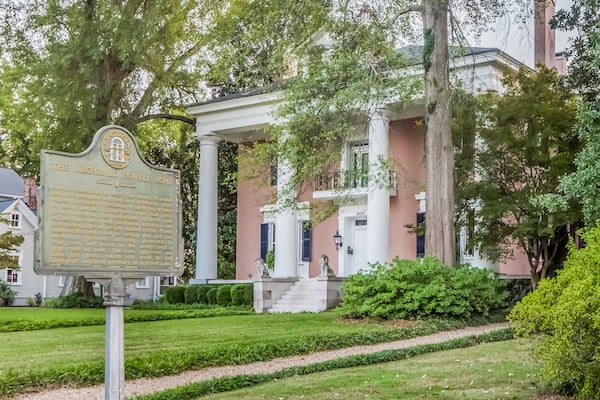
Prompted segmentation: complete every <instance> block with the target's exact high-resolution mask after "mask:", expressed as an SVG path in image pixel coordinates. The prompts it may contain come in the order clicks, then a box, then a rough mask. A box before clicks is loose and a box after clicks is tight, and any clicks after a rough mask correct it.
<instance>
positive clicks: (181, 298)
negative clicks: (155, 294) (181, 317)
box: [165, 286, 186, 304]
mask: <svg viewBox="0 0 600 400" xmlns="http://www.w3.org/2000/svg"><path fill="white" fill-rule="evenodd" d="M185 291H186V287H185V286H169V287H168V288H167V289H165V297H166V298H167V302H169V304H180V303H185Z"/></svg>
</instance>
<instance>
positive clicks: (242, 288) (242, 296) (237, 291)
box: [231, 283, 252, 306]
mask: <svg viewBox="0 0 600 400" xmlns="http://www.w3.org/2000/svg"><path fill="white" fill-rule="evenodd" d="M248 287H250V288H251V289H252V284H251V283H239V284H237V285H232V286H231V305H234V306H242V305H252V302H249V301H248V299H247V292H248Z"/></svg>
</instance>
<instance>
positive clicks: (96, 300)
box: [44, 293, 104, 308]
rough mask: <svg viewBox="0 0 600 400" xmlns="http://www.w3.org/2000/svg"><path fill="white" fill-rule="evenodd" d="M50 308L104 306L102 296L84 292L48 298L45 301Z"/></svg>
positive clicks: (45, 304) (45, 305)
mask: <svg viewBox="0 0 600 400" xmlns="http://www.w3.org/2000/svg"><path fill="white" fill-rule="evenodd" d="M44 307H48V308H103V307H104V299H103V298H102V297H87V296H85V295H84V294H83V293H72V294H69V295H67V296H59V297H56V298H54V299H48V300H46V302H45V303H44Z"/></svg>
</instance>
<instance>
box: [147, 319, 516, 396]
mask: <svg viewBox="0 0 600 400" xmlns="http://www.w3.org/2000/svg"><path fill="white" fill-rule="evenodd" d="M512 338H513V330H512V329H510V328H507V329H503V330H498V331H495V332H490V333H485V334H482V335H476V336H468V337H464V338H459V339H453V340H449V341H446V342H442V343H434V344H425V345H419V346H414V347H408V348H404V349H399V350H385V351H380V352H377V353H372V354H361V355H355V356H349V357H344V358H338V359H334V360H330V361H324V362H321V363H315V364H310V365H306V366H298V367H290V368H285V369H282V370H280V371H276V372H273V373H270V374H256V375H238V376H232V377H224V378H215V379H210V380H207V381H201V382H195V383H190V384H187V385H184V386H180V387H177V388H175V389H167V390H165V391H162V392H157V393H153V394H150V395H142V396H137V397H135V400H187V399H192V398H198V397H202V396H207V395H209V394H215V393H222V392H229V391H233V390H238V389H243V388H247V387H251V386H256V385H260V384H263V383H268V382H272V381H275V380H279V379H285V378H291V377H294V376H297V375H308V374H313V373H317V372H324V371H331V370H335V369H341V368H354V367H361V366H367V365H373V364H379V363H386V362H391V361H400V360H404V359H406V358H410V357H415V356H419V355H422V354H427V353H433V352H438V351H445V350H453V349H459V348H465V347H471V346H475V345H478V344H482V343H491V342H499V341H504V340H511V339H512Z"/></svg>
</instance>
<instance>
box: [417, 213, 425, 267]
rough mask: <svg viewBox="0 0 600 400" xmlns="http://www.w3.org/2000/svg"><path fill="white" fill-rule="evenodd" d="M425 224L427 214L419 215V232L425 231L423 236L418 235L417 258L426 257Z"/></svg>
mask: <svg viewBox="0 0 600 400" xmlns="http://www.w3.org/2000/svg"><path fill="white" fill-rule="evenodd" d="M424 222H425V213H424V212H419V213H417V232H419V231H423V234H421V235H419V234H417V257H425V231H424V230H423V228H424V227H423V226H422V225H423V223H424Z"/></svg>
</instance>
